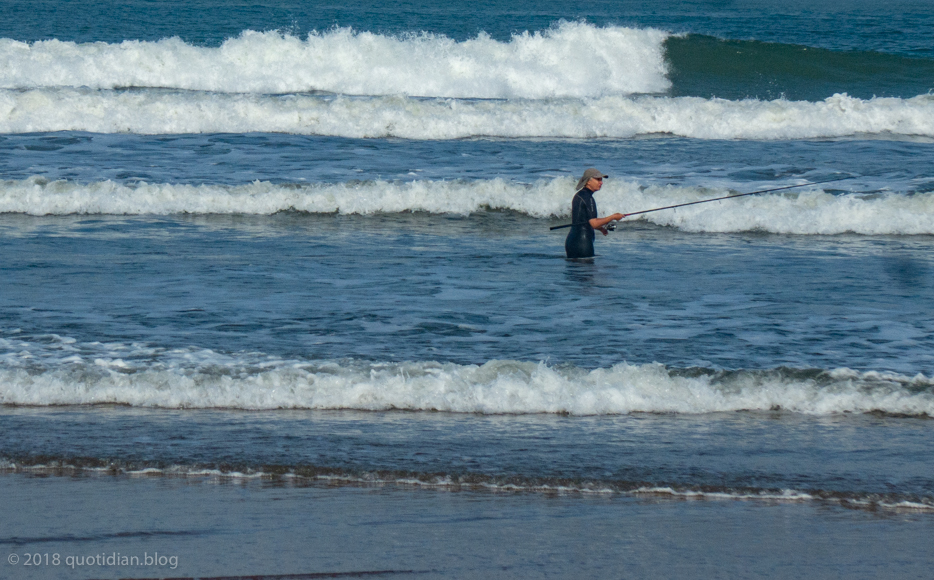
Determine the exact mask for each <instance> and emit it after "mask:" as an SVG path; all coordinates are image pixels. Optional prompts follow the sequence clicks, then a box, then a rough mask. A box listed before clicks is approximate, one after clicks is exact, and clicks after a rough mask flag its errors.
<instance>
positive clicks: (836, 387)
mask: <svg viewBox="0 0 934 580" xmlns="http://www.w3.org/2000/svg"><path fill="white" fill-rule="evenodd" d="M0 404H6V405H41V406H45V405H87V404H125V405H132V406H138V407H157V408H171V409H199V408H204V409H210V408H234V409H249V410H260V409H356V410H371V411H384V410H392V409H404V410H412V411H446V412H453V413H484V414H504V413H508V414H528V413H569V414H573V415H608V414H627V413H636V412H651V413H689V414H695V413H714V412H724V411H739V410H754V411H756V410H758V411H767V410H772V409H776V408H781V409H783V410H787V411H792V412H797V413H804V414H811V415H829V414H837V413H864V412H874V411H879V412H885V413H892V414H905V415H925V414H926V415H928V416H934V381H932V379H929V378H927V377H924V376H923V375H917V376H915V377H907V376H903V375H899V374H895V373H882V372H856V371H852V370H848V369H836V370H832V371H824V372H811V373H801V372H794V371H787V370H782V369H776V370H773V371H740V372H732V373H693V372H692V373H679V372H678V371H677V370H676V369H675V370H672V369H668V368H666V367H665V366H664V365H661V364H627V363H620V364H617V365H614V366H612V367H609V368H598V369H595V370H592V371H586V370H583V369H577V368H563V367H562V368H558V367H553V366H549V365H547V364H545V363H532V362H517V361H508V360H494V361H490V362H487V363H485V364H483V365H457V364H453V363H439V362H404V363H363V362H352V361H351V362H346V361H345V362H339V361H299V360H279V359H275V358H271V357H265V356H262V355H259V354H255V353H254V354H250V353H246V354H237V355H222V354H219V353H215V352H212V351H209V350H197V349H180V350H172V351H167V350H163V349H154V348H150V347H146V346H145V345H120V344H117V345H107V344H99V343H89V344H75V343H74V342H71V343H67V342H63V341H62V340H61V339H60V338H58V337H54V338H53V339H51V340H48V341H46V342H45V343H43V344H40V343H36V342H28V341H22V340H15V339H0Z"/></svg>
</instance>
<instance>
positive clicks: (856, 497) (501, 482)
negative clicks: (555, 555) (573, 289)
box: [0, 457, 934, 512]
mask: <svg viewBox="0 0 934 580" xmlns="http://www.w3.org/2000/svg"><path fill="white" fill-rule="evenodd" d="M270 467H272V468H271V469H270ZM0 473H34V474H43V475H47V474H48V475H67V476H72V475H75V474H84V475H92V476H93V475H98V476H100V475H107V476H113V475H116V474H119V475H126V476H128V477H133V478H138V477H167V478H176V477H177V478H186V479H188V478H190V479H201V480H206V481H208V482H225V483H227V482H236V483H244V484H245V483H249V482H252V481H256V480H265V481H269V480H272V481H278V482H280V483H284V484H290V483H292V484H298V485H307V483H306V482H313V483H319V484H324V485H328V486H335V485H336V486H361V487H371V486H378V487H383V486H398V487H402V488H409V489H413V488H414V489H426V490H436V491H452V492H457V491H464V490H469V491H474V492H476V491H485V492H490V493H540V494H547V495H583V496H592V495H600V496H607V495H626V496H633V497H646V496H653V497H663V498H670V499H674V500H693V501H727V500H733V501H759V502H766V503H805V502H819V503H830V504H838V505H843V506H846V507H847V508H851V509H866V510H876V509H884V510H891V511H912V512H934V503H932V501H931V499H932V498H929V497H906V496H905V495H904V494H898V493H891V494H878V493H859V492H847V493H840V492H836V491H828V490H806V491H805V490H795V489H761V488H742V489H735V488H730V487H723V488H720V489H717V488H711V487H710V486H704V487H703V489H700V488H698V487H695V486H691V485H689V484H683V485H677V486H671V485H656V486H647V485H645V484H640V483H638V482H627V481H613V480H608V481H600V480H596V481H594V480H588V481H579V480H575V479H567V478H527V477H522V476H490V475H486V474H480V473H467V474H465V473H456V474H445V473H417V472H410V471H393V470H384V471H379V472H367V471H355V470H347V469H341V468H328V467H316V466H309V465H304V466H296V467H294V468H289V467H285V466H256V467H255V468H247V469H246V470H232V469H222V468H216V467H204V466H186V465H173V466H170V467H158V468H157V467H133V466H130V465H126V464H121V463H120V462H107V463H106V464H105V463H104V462H102V461H100V460H94V459H90V460H89V459H86V458H60V459H52V460H48V459H45V460H44V461H43V462H40V463H32V462H28V461H18V460H14V459H9V458H2V457H0Z"/></svg>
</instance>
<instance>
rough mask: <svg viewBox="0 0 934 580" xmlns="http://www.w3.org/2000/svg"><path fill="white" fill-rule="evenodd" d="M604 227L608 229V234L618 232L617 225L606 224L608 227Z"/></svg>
mask: <svg viewBox="0 0 934 580" xmlns="http://www.w3.org/2000/svg"><path fill="white" fill-rule="evenodd" d="M603 227H604V228H606V231H608V232H615V231H616V224H615V223H612V224H606V225H605V226H603Z"/></svg>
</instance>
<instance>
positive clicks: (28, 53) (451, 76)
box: [0, 22, 669, 99]
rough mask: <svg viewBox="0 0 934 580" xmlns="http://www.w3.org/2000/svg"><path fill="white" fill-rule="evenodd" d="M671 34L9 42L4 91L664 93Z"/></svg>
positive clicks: (274, 35) (1, 76)
mask: <svg viewBox="0 0 934 580" xmlns="http://www.w3.org/2000/svg"><path fill="white" fill-rule="evenodd" d="M666 38H667V34H666V33H664V32H661V31H658V30H653V29H645V30H638V29H632V28H622V27H615V26H610V27H606V28H598V27H595V26H593V25H589V24H585V23H580V22H564V23H561V24H558V25H557V26H555V27H553V28H551V29H548V30H545V31H541V32H531V33H530V32H524V33H521V34H515V35H513V37H512V39H511V40H510V41H509V42H499V41H496V40H494V39H492V38H490V37H489V36H488V35H485V34H481V35H479V36H478V37H476V38H474V39H471V40H467V41H464V42H455V41H453V40H451V39H449V38H447V37H445V36H443V35H436V34H430V33H421V34H410V35H404V36H399V37H394V36H384V35H379V34H373V33H371V32H355V31H353V30H350V29H346V28H342V29H335V30H331V31H329V32H324V33H318V32H314V33H311V34H309V35H308V37H307V38H306V39H305V40H301V39H299V38H295V37H293V36H289V35H283V34H280V33H278V32H254V31H245V32H243V33H242V34H241V35H240V36H239V37H238V38H232V39H229V40H227V41H226V42H224V43H223V45H221V46H220V47H218V48H203V47H197V46H192V45H189V44H186V43H185V42H183V41H182V40H180V39H178V38H171V39H166V40H160V41H158V42H143V41H136V40H132V41H125V42H122V43H120V44H106V43H102V42H97V43H89V44H76V43H74V42H61V41H58V40H49V41H41V42H36V43H33V44H28V43H23V42H17V41H13V40H9V39H3V40H0V62H4V63H7V65H6V66H4V67H3V69H2V70H0V87H3V88H7V89H23V88H39V87H89V88H92V89H113V88H119V87H150V88H154V87H158V88H172V89H185V90H194V91H211V92H225V93H267V94H268V93H296V92H307V91H326V92H332V93H343V94H353V95H391V94H401V95H419V96H433V97H464V98H528V99H538V98H549V97H595V96H602V95H621V94H623V95H625V94H632V93H657V92H664V91H665V90H666V89H667V88H668V87H669V82H668V80H667V78H666V76H665V75H666V73H667V68H666V65H665V60H664V46H663V45H664V41H665V39H666Z"/></svg>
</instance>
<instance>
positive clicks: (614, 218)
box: [590, 213, 625, 236]
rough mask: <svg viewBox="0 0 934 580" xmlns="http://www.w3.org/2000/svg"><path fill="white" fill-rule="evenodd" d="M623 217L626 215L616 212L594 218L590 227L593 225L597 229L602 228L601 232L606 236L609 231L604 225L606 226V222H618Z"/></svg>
mask: <svg viewBox="0 0 934 580" xmlns="http://www.w3.org/2000/svg"><path fill="white" fill-rule="evenodd" d="M623 217H625V216H623V214H621V213H614V214H613V215H608V216H606V217H602V218H593V219H592V220H590V227H592V228H593V229H595V230H600V231H601V232H603V235H604V236H605V235H606V234H607V231H606V228H605V227H604V226H606V224H608V223H610V222H618V221H619V220H621V219H623Z"/></svg>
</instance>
